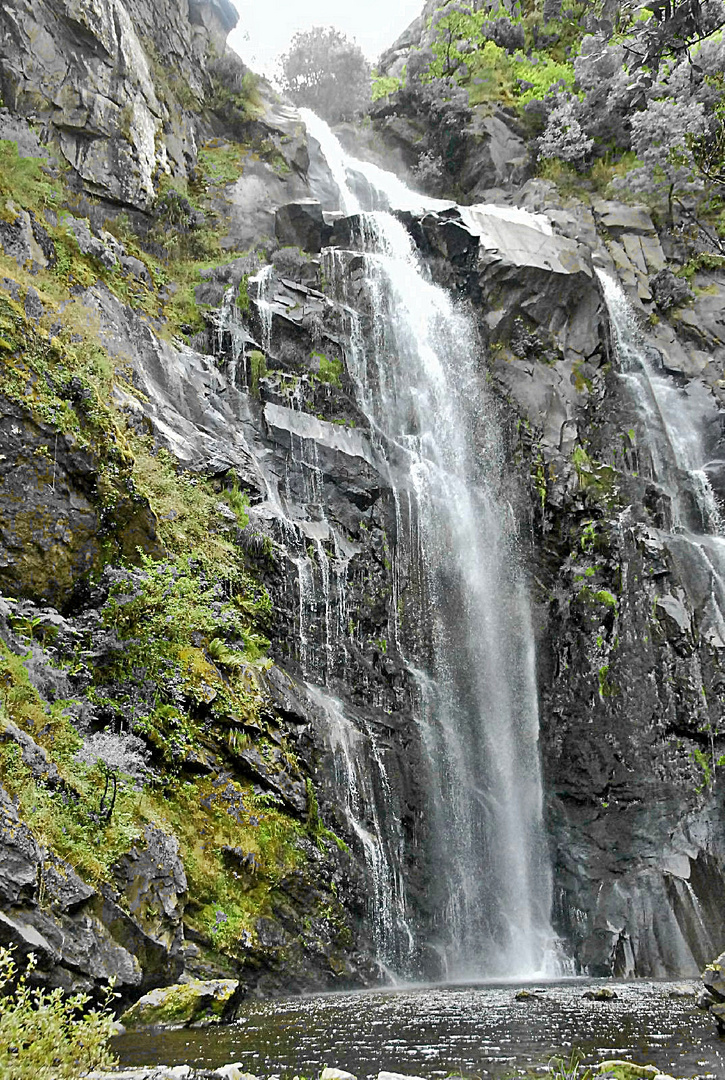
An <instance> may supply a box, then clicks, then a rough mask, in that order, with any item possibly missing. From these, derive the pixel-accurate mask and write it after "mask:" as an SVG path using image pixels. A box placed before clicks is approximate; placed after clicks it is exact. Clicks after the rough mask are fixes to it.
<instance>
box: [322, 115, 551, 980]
mask: <svg viewBox="0 0 725 1080" xmlns="http://www.w3.org/2000/svg"><path fill="white" fill-rule="evenodd" d="M303 115H304V119H305V122H306V123H307V126H308V131H309V133H310V134H311V135H312V136H313V137H314V138H315V139H316V140H317V141H318V142H319V144H320V146H321V148H322V152H323V154H324V157H325V158H326V160H327V162H328V164H329V167H330V171H331V172H332V175H333V178H334V180H335V182H336V184H337V186H338V188H339V191H340V203H341V208H342V209H343V211H344V212H345V213H346V214H348V215H357V221H358V223H359V224H358V233H359V235H358V236H357V237H356V244H355V247H356V248H357V252H356V255H355V258H356V259H357V260H358V262H359V252H360V251H362V252H364V278H365V285H364V298H363V306H364V309H365V310H364V312H362V313H361V312H360V310H359V307H360V298H359V296H358V295H357V294H356V293H355V291H354V289H353V286H352V280H351V274H350V270H349V268H350V262H351V253H349V252H344V251H340V250H330V251H328V252H327V253H326V254H325V273H326V276H327V278H328V280H329V281H330V282H331V284H332V288H333V290H334V291H335V299H336V300H337V301H338V302H339V303H340V305H341V307H342V308H343V309H344V310H345V311H347V312H348V316H349V326H348V328H347V329H348V336H349V340H350V342H351V344H350V346H349V347H348V349H347V356H346V362H347V367H348V372H349V374H350V376H351V377H352V379H353V381H354V383H355V386H356V388H357V393H358V398H359V401H358V404H359V405H360V407H361V408H362V410H363V412H364V413H365V414H366V416H367V417H368V419H369V422H370V427H371V431H372V432H373V438H374V439H375V440H377V449H378V450H379V452H380V454H381V455H382V456H387V458H388V460H393V459H394V461H395V465H394V467H393V468H392V470H391V471H392V472H394V473H395V475H396V477H397V479H396V480H395V489H396V499H397V508H398V522H399V535H398V537H397V542H396V550H395V556H394V557H395V563H396V567H395V572H396V578H397V585H396V590H397V593H398V598H399V600H400V603H401V604H402V606H403V608H404V614H403V616H402V619H401V620H399V621H402V624H403V627H402V630H401V633H400V638H399V640H398V641H397V642H396V645H397V647H398V648H399V650H400V651H401V652H403V653H407V657H408V660H409V664H410V667H411V670H413V669H416V670H417V672H418V676H419V677H418V680H417V681H418V685H419V703H418V717H417V720H418V724H419V727H420V733H421V737H422V741H423V744H424V748H425V753H426V758H427V767H428V777H427V782H428V788H429V805H428V807H427V811H426V820H424V821H422V822H421V823H420V832H421V835H422V842H423V844H424V847H425V849H426V857H427V858H428V860H429V881H430V883H429V897H428V908H429V912H428V915H429V918H428V923H427V925H420V926H417V927H414V930H413V932H414V933H418V934H419V935H421V936H423V937H424V938H425V939H426V940H425V941H424V943H423V944H424V946H425V947H426V948H427V949H429V950H431V949H432V950H435V951H436V952H437V953H438V954H439V956H440V962H441V969H442V972H443V974H444V975H445V976H446V977H447V978H449V979H470V978H496V977H508V978H524V977H532V976H534V975H535V974H537V973H538V974H541V973H544V972H549V973H554V971H555V967H556V965H555V960H554V955H553V943H554V935H553V933H552V930H551V926H550V918H549V913H550V905H551V881H550V871H549V863H548V853H547V848H546V840H545V836H544V831H543V824H542V787H541V778H540V767H539V754H538V708H537V693H536V679H535V649H534V636H533V632H532V627H531V623H530V614H529V603H528V598H527V592H526V584H525V579H524V575H523V572H522V569H521V566H520V561H519V557H518V552H517V539H516V522H515V518H514V514H513V511H512V509H511V507H510V505H509V503H508V501H507V498H506V475H505V471H504V462H503V455H502V447H501V444H500V438H499V430H498V426H497V422H496V417H495V410H494V409H493V408H492V406H491V404H490V403H488V402H487V401H486V396H485V391H484V387H483V384H484V375H483V373H482V371H481V370H480V367H481V351H480V346H479V344H478V342H477V341H476V338H475V334H474V332H473V329H472V326H471V324H470V322H469V320H468V319H467V318H466V316H465V315H464V314H463V313H462V312H461V311H459V310H458V309H457V308H456V306H455V305H454V304H453V302H452V300H451V298H450V297H449V296H448V294H446V293H445V292H444V291H443V290H442V289H440V288H438V287H437V286H435V285H434V284H432V283H431V281H430V280H429V279H428V277H427V275H426V273H425V271H424V269H423V267H422V265H421V264H420V262H419V259H418V257H417V254H416V252H415V250H414V247H413V244H412V241H411V239H410V237H409V235H408V233H407V231H406V230H405V228H404V227H403V225H402V224H401V223H400V221H398V220H397V218H396V217H394V216H393V215H392V214H391V213H388V212H386V211H382V210H372V211H371V210H370V209H367V208H366V207H367V206H369V205H370V204H371V203H372V205H374V206H381V205H386V204H387V205H389V206H390V208H391V209H393V210H397V209H407V210H411V209H418V210H420V209H421V208H422V206H423V204H425V208H426V209H438V208H442V207H448V206H450V204H447V203H446V204H442V203H441V204H439V203H437V202H434V201H432V200H424V199H423V198H422V197H421V196H417V195H415V194H414V193H412V192H410V191H408V189H407V188H405V186H404V185H403V184H402V183H401V182H400V181H399V180H397V179H396V178H395V177H392V176H391V175H390V174H387V173H383V172H382V171H381V170H379V169H376V168H374V167H373V166H370V165H367V164H365V163H362V162H358V161H356V160H355V159H351V158H348V157H347V156H346V155H345V153H344V151H343V149H342V147H341V146H340V144H339V142H338V141H337V140H336V139H335V137H334V135H333V134H332V133H331V131H330V130H329V128H328V127H327V125H326V124H324V123H323V122H322V121H320V120H319V119H318V118H317V117H315V116H313V115H312V114H310V113H308V112H307V111H304V112H303ZM361 178H362V179H361ZM489 211H490V212H491V214H492V215H495V216H499V217H511V216H512V215H513V217H515V220H516V221H517V222H519V223H522V222H524V223H525V224H527V225H529V226H530V227H531V228H537V229H539V230H540V231H545V225H544V223H543V222H542V221H541V220H539V219H537V218H535V217H533V216H531V215H526V214H525V212H523V211H506V210H501V209H500V208H489V207H486V208H485V213H487V214H488V213H489ZM356 303H357V305H358V309H357V310H356V309H355V304H356ZM401 582H404V584H402V585H401ZM413 624H415V626H416V628H417V633H412V632H411V627H412V626H413ZM406 625H407V627H408V632H407V633H406V630H405V627H406ZM413 639H417V644H413ZM346 745H347V747H348V749H347V751H346V753H347V754H348V756H349V755H350V753H352V752H353V749H354V748H353V746H352V744H350V743H349V742H348V744H346ZM351 775H352V774H351ZM353 801H354V800H353ZM368 816H370V815H369V813H368ZM387 872H388V871H386V873H387ZM380 873H381V871H379V870H378V874H380ZM381 880H382V879H381ZM384 891H385V890H384V889H378V887H377V885H376V902H380V903H383V904H384V903H385V898H384V895H383V893H384ZM395 902H396V903H398V902H399V898H396V901H395ZM394 917H395V918H397V920H398V922H401V921H403V922H405V923H406V925H407V921H406V920H405V919H402V920H401V917H400V912H398V913H397V915H395V916H394Z"/></svg>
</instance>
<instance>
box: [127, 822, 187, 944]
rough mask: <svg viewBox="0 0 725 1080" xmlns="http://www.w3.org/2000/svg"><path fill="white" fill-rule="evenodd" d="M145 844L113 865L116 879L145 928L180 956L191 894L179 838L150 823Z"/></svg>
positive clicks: (136, 917)
mask: <svg viewBox="0 0 725 1080" xmlns="http://www.w3.org/2000/svg"><path fill="white" fill-rule="evenodd" d="M144 842H145V847H142V846H141V845H140V844H139V845H135V846H134V847H133V848H132V849H131V851H129V853H128V854H127V855H124V856H123V858H122V859H120V861H119V862H118V863H116V865H115V866H114V867H113V869H112V873H113V880H114V883H115V885H116V887H117V889H118V891H119V894H120V895H121V896H122V897H123V900H124V906H125V907H126V908H127V909H128V911H129V912H130V914H131V915H132V916H133V918H134V919H135V921H136V922H137V923H138V924H139V926H141V927H143V930H144V932H145V933H146V934H147V935H148V936H149V937H150V938H152V939H153V940H154V941H155V942H157V943H158V944H159V945H162V946H163V948H164V949H165V950H166V951H167V952H168V953H169V955H170V956H172V957H174V956H178V954H179V953H180V951H181V946H182V944H183V928H182V919H183V915H184V907H185V903H186V895H187V881H186V874H185V872H184V866H183V864H182V862H181V859H180V857H179V842H178V840H177V839H176V838H175V837H173V836H170V835H168V834H167V833H164V832H162V831H161V830H160V829H156V828H154V827H153V826H151V825H147V826H146V829H145V832H144Z"/></svg>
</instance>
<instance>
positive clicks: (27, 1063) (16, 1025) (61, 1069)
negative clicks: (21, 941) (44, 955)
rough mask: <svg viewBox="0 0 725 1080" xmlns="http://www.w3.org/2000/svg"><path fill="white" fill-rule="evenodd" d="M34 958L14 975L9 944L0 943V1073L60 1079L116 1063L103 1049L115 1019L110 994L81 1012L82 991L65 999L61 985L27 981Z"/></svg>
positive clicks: (15, 1079)
mask: <svg viewBox="0 0 725 1080" xmlns="http://www.w3.org/2000/svg"><path fill="white" fill-rule="evenodd" d="M34 968H35V959H34V957H33V956H32V954H31V956H30V957H29V962H28V966H27V969H26V971H25V972H24V973H23V974H22V975H20V976H19V977H18V970H17V965H16V964H15V962H14V960H13V957H12V953H11V951H10V950H9V949H5V948H3V947H0V1077H1V1078H2V1080H60V1078H62V1077H69V1078H75V1077H77V1076H80V1075H81V1073H84V1072H87V1071H89V1070H91V1069H110V1068H113V1067H114V1066H115V1065H116V1064H117V1062H116V1058H115V1057H114V1055H113V1054H112V1053H111V1051H110V1050H109V1048H108V1040H109V1039H110V1037H111V1035H112V1034H113V1028H114V1020H113V1016H112V1015H111V1012H110V1010H109V1003H110V999H111V997H112V993H111V987H109V990H108V995H107V1000H106V1001H105V1003H104V1005H103V1006H102V1008H100V1009H92V1010H90V1011H85V1010H86V1007H87V1005H88V1003H89V1001H90V999H89V997H88V996H87V994H74V995H73V996H72V997H68V998H64V997H63V991H62V990H52V991H50V992H48V991H46V990H38V989H34V988H31V986H30V985H29V981H28V980H29V976H30V975H31V974H32V972H33V970H34Z"/></svg>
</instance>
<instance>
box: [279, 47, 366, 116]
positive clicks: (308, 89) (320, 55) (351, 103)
mask: <svg viewBox="0 0 725 1080" xmlns="http://www.w3.org/2000/svg"><path fill="white" fill-rule="evenodd" d="M279 64H280V69H281V78H280V83H281V86H282V89H283V90H284V91H285V93H287V94H289V96H290V97H291V98H292V100H293V101H294V103H295V104H296V105H303V106H305V107H306V108H308V109H312V110H313V112H316V113H317V114H318V116H321V117H322V118H323V119H324V120H327V121H329V122H330V123H336V122H338V121H340V120H349V119H350V118H351V117H352V116H353V115H354V114H355V113H356V112H358V111H359V110H360V109H363V108H364V107H365V106H366V105H367V104H368V102H369V101H370V88H371V76H370V65H369V64H368V62H367V60H366V59H365V56H364V54H363V51H362V49H361V48H360V46H359V45H357V44H356V43H355V42H354V41H351V40H350V39H349V38H347V37H345V35H344V34H341V33H340V31H339V30H336V29H335V28H334V27H332V26H328V27H323V26H314V27H313V28H312V29H311V30H305V31H300V32H299V33H297V34H295V36H294V37H293V38H292V42H291V45H290V48H289V51H288V52H286V53H284V55H283V56H281V57H280V59H279Z"/></svg>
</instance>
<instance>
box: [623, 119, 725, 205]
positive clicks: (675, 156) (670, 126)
mask: <svg viewBox="0 0 725 1080" xmlns="http://www.w3.org/2000/svg"><path fill="white" fill-rule="evenodd" d="M705 130H706V121H705V113H704V109H703V106H702V103H701V102H697V101H695V102H693V101H687V102H679V101H673V100H672V99H671V98H666V99H663V100H657V101H650V102H649V103H648V105H647V108H646V109H645V110H644V111H643V112H639V113H636V114H635V115H634V116H633V117H632V149H633V150H634V152H635V153H636V155H637V158H638V160H639V161H640V162H641V165H640V166H638V167H637V168H634V169H630V171H629V172H628V173H627V175H626V176H625V177H623V178H622V180H621V182H620V184H621V186H622V187H627V188H629V190H630V191H632V192H636V193H643V194H649V195H654V194H656V193H658V192H661V193H662V194H666V198H667V209H668V217H669V221H670V224H671V223H672V221H673V207H672V203H673V199H674V196H675V192H680V193H684V192H694V191H700V190H702V186H703V184H702V178H701V177H700V176H699V175H698V168H697V162H696V161H695V159H694V157H693V154H692V151H691V149H690V146H691V142H692V140H693V139H697V138H699V137H701V136H702V135H703V134H704V132H705Z"/></svg>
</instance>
